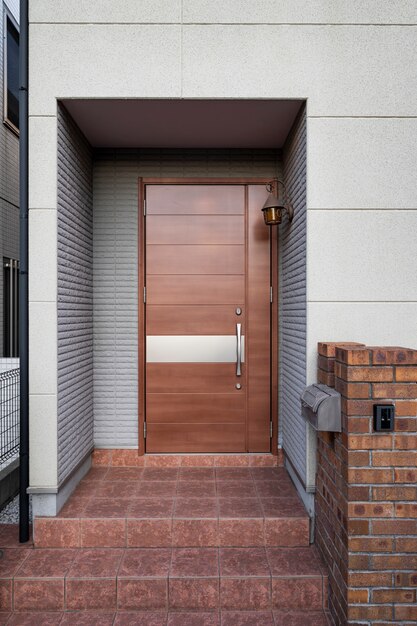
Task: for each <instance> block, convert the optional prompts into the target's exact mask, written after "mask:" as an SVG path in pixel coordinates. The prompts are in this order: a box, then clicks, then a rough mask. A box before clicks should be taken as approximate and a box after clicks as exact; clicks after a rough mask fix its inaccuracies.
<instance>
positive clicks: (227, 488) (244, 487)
mask: <svg viewBox="0 0 417 626" xmlns="http://www.w3.org/2000/svg"><path fill="white" fill-rule="evenodd" d="M217 495H218V496H219V497H220V498H256V497H257V493H256V489H255V484H254V483H253V482H252V481H248V480H246V481H243V480H242V481H239V480H221V481H218V482H217Z"/></svg>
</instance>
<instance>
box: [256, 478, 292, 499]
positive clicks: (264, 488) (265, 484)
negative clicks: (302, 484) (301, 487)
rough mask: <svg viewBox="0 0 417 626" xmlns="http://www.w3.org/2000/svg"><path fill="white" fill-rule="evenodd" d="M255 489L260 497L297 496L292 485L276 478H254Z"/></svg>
mask: <svg viewBox="0 0 417 626" xmlns="http://www.w3.org/2000/svg"><path fill="white" fill-rule="evenodd" d="M255 485H256V491H257V493H258V495H259V496H260V497H261V498H293V497H297V494H296V491H295V489H294V486H293V485H290V484H288V483H280V482H279V481H278V480H255Z"/></svg>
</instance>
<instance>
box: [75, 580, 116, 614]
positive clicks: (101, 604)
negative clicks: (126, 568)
mask: <svg viewBox="0 0 417 626" xmlns="http://www.w3.org/2000/svg"><path fill="white" fill-rule="evenodd" d="M65 596H66V608H67V609H69V610H80V609H82V610H84V609H101V610H107V609H115V608H116V578H113V579H106V578H98V579H92V578H68V579H67V580H66V584H65Z"/></svg>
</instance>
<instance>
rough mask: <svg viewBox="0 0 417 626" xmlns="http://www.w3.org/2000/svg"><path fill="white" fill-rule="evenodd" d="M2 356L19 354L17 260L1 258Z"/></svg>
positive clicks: (16, 355)
mask: <svg viewBox="0 0 417 626" xmlns="http://www.w3.org/2000/svg"><path fill="white" fill-rule="evenodd" d="M3 356H5V357H18V356H19V261H16V260H15V259H6V258H3Z"/></svg>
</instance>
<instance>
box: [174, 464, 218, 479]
mask: <svg viewBox="0 0 417 626" xmlns="http://www.w3.org/2000/svg"><path fill="white" fill-rule="evenodd" d="M215 478H216V474H215V470H214V469H213V468H210V467H181V469H180V471H179V474H178V479H179V480H187V481H188V480H198V481H202V480H206V481H211V480H215Z"/></svg>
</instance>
